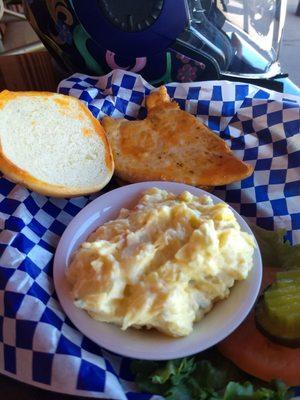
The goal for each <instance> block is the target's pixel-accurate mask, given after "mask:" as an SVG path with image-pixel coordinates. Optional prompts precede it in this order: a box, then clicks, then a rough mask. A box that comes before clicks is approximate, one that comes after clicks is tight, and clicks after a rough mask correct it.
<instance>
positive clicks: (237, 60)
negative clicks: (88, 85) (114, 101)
mask: <svg viewBox="0 0 300 400" xmlns="http://www.w3.org/2000/svg"><path fill="white" fill-rule="evenodd" d="M24 6H25V11H26V14H27V17H28V20H29V22H30V23H31V25H32V26H33V28H34V29H35V31H36V32H37V34H38V35H39V37H40V39H41V40H42V42H43V43H44V45H45V46H46V48H47V49H48V50H49V51H50V53H51V54H52V55H53V56H54V57H55V58H56V60H57V61H58V62H59V63H60V64H62V65H63V66H64V67H65V68H67V69H68V71H69V72H82V73H86V74H90V75H103V74H105V73H107V72H109V71H110V70H112V69H116V68H121V69H125V70H130V71H133V72H137V73H140V74H141V75H142V76H143V77H144V78H145V79H147V80H148V81H150V82H151V83H152V84H154V85H155V84H157V85H158V84H162V83H166V82H170V81H179V82H190V81H195V80H208V79H219V78H220V77H225V78H226V79H228V78H229V79H230V77H238V78H239V79H240V80H241V79H243V78H244V79H260V80H261V79H267V78H270V77H274V76H276V75H278V74H279V73H280V67H279V64H278V53H279V47H280V41H281V36H282V28H283V24H284V20H285V11H286V0H89V1H83V0H24Z"/></svg>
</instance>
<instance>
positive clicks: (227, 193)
mask: <svg viewBox="0 0 300 400" xmlns="http://www.w3.org/2000/svg"><path fill="white" fill-rule="evenodd" d="M152 89H153V88H152V86H151V85H149V84H148V83H147V82H145V81H144V80H143V79H142V78H141V77H140V76H138V75H135V74H133V73H130V72H124V71H120V70H116V71H114V72H111V73H110V74H108V75H106V76H103V77H100V78H96V77H89V76H85V75H79V74H75V75H73V76H71V77H70V78H69V79H67V80H64V81H62V82H61V84H60V85H59V92H60V93H64V94H69V95H72V96H76V97H78V98H79V99H81V100H82V102H84V103H85V104H86V105H87V106H88V107H89V109H90V110H91V112H92V113H93V114H94V116H95V117H97V118H102V117H103V116H104V115H111V116H113V117H123V116H125V117H126V118H129V119H133V118H136V117H142V116H144V115H145V109H144V100H145V95H147V94H148V93H149V92H150V91H151V90H152ZM167 90H168V93H169V94H170V96H171V97H172V98H174V99H176V101H177V102H178V103H179V104H180V106H181V107H182V108H183V109H186V110H187V111H188V112H190V113H192V114H195V115H197V117H198V118H199V119H200V120H201V121H203V122H204V123H205V124H207V126H208V127H209V128H211V129H212V130H213V131H215V132H216V133H217V134H218V135H220V136H221V137H222V138H223V139H225V140H226V141H227V143H228V144H229V145H230V147H231V149H232V150H233V151H234V153H235V154H236V155H237V156H238V157H240V158H242V159H244V160H245V161H247V162H248V163H250V164H252V165H253V167H254V168H255V172H254V174H253V176H251V177H249V178H247V179H245V180H243V181H242V182H238V183H235V184H232V185H228V186H226V187H225V186H224V187H219V188H217V189H216V190H215V194H216V195H217V196H219V197H221V198H223V199H224V200H225V201H227V202H228V203H230V204H231V205H232V206H233V207H234V208H235V209H236V210H237V211H238V212H239V213H240V214H242V215H243V216H245V217H247V218H248V219H250V220H251V221H252V222H255V223H257V224H258V225H260V226H262V227H264V228H267V229H276V228H279V227H284V228H286V229H287V230H288V238H289V239H290V240H291V241H292V242H293V243H300V135H299V133H300V98H297V97H292V96H288V95H281V94H278V93H275V92H271V91H268V90H265V89H260V88H258V87H255V86H251V85H247V84H242V83H230V82H217V81H216V82H204V83H186V84H175V83H174V84H169V85H167ZM91 199H92V197H91V196H85V197H79V198H73V199H71V200H67V199H55V198H50V197H45V196H41V195H38V194H36V193H34V192H31V191H29V190H27V189H25V188H23V187H21V186H19V185H15V184H14V183H12V182H10V181H9V180H7V179H6V178H5V177H1V178H0V256H1V258H0V372H2V373H4V374H6V375H8V376H11V377H15V378H17V379H19V380H21V381H24V382H27V383H30V384H34V385H36V386H40V387H43V388H46V389H51V390H55V391H59V392H64V393H70V394H78V395H79V394H80V395H85V396H95V397H98V398H109V399H117V400H123V399H128V400H146V399H150V398H151V400H154V399H155V398H158V397H157V396H151V395H148V394H142V393H139V391H138V389H137V388H136V386H135V385H134V383H133V377H132V375H131V373H130V360H129V359H126V358H123V357H119V356H117V355H114V354H112V353H110V352H108V351H106V350H105V349H103V348H100V347H99V346H97V345H96V344H94V343H92V342H91V341H90V340H89V339H87V338H86V337H84V336H83V335H82V334H81V333H79V332H78V331H77V329H76V328H75V327H74V326H73V325H72V323H71V322H70V321H69V320H68V318H67V317H66V315H65V314H64V313H63V311H62V309H61V307H60V305H59V302H58V300H57V297H56V294H55V292H54V287H53V279H52V261H53V254H54V252H55V248H56V245H57V243H58V241H59V238H60V236H61V235H62V233H63V231H64V229H65V227H66V226H67V225H68V223H69V222H70V221H71V219H72V218H73V217H74V216H75V215H76V214H77V213H78V212H79V211H80V210H81V209H82V208H83V207H84V206H85V205H86V204H87V203H88V202H89V201H90V200H91Z"/></svg>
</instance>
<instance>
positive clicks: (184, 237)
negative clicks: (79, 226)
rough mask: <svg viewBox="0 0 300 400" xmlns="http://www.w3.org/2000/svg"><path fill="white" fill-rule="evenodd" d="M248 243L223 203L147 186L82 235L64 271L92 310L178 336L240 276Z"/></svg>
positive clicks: (247, 262)
mask: <svg viewBox="0 0 300 400" xmlns="http://www.w3.org/2000/svg"><path fill="white" fill-rule="evenodd" d="M254 246H255V245H254V240H253V237H252V236H251V235H249V234H248V233H245V232H242V231H241V229H240V226H239V224H238V222H237V221H236V219H235V216H234V214H233V212H232V211H231V210H230V208H229V207H228V206H227V205H226V204H225V203H219V204H214V203H213V201H212V199H211V198H210V197H209V196H202V197H197V196H194V195H192V194H191V193H189V192H183V193H181V194H180V195H175V194H172V193H168V192H167V191H165V190H160V189H157V188H151V189H148V190H147V191H145V192H144V193H143V195H142V197H141V198H140V200H139V202H138V203H137V205H136V206H135V207H134V208H133V209H132V210H127V209H122V210H121V211H120V214H119V216H118V218H117V219H115V220H113V221H109V222H106V223H105V224H103V225H102V226H100V227H99V228H98V229H97V230H96V231H95V232H93V233H92V234H91V235H90V236H89V238H88V240H87V241H86V242H84V243H82V245H81V246H80V248H79V249H78V250H77V251H76V252H75V253H74V255H73V257H72V261H71V263H70V265H69V268H68V269H67V273H66V274H67V278H68V280H69V282H70V284H71V285H72V295H73V296H74V300H75V304H76V306H78V307H80V308H83V309H85V310H86V311H87V312H88V313H89V315H90V316H91V317H92V318H95V319H96V320H99V321H105V322H111V323H115V324H118V325H120V326H121V327H122V329H127V328H128V327H131V326H132V327H135V328H141V327H147V328H152V327H153V328H156V329H158V330H159V331H161V332H164V333H166V334H167V335H171V336H185V335H188V334H189V333H191V331H192V329H193V323H194V322H195V321H199V320H200V319H201V318H202V317H203V316H204V314H205V313H207V312H208V311H210V310H211V308H212V306H213V304H214V303H215V302H216V301H217V300H221V299H224V298H226V297H227V296H228V295H229V293H230V290H229V289H230V288H231V287H232V286H233V284H234V282H235V281H236V280H242V279H245V278H247V276H248V273H249V271H250V270H251V268H252V266H253V251H254Z"/></svg>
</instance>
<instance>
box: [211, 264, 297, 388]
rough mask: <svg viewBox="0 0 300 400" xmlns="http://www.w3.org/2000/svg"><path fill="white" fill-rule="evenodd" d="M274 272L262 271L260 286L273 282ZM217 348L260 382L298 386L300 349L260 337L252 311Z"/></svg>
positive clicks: (266, 269) (272, 269)
mask: <svg viewBox="0 0 300 400" xmlns="http://www.w3.org/2000/svg"><path fill="white" fill-rule="evenodd" d="M277 271H278V270H276V269H275V268H264V278H263V286H266V285H267V284H269V283H270V282H272V281H273V280H274V277H275V274H276V272H277ZM218 349H219V351H220V352H221V353H222V354H223V355H224V356H225V357H227V358H229V359H230V360H231V361H232V362H233V363H234V364H236V365H237V366H238V367H239V368H240V369H242V370H243V371H245V372H247V373H249V374H250V375H253V376H256V377H257V378H260V379H262V380H264V381H270V380H271V379H281V380H282V381H284V382H285V383H286V384H287V385H289V386H297V385H300V348H296V349H293V348H289V347H286V346H282V345H280V344H277V343H274V342H272V341H271V340H270V339H268V338H267V337H266V336H264V335H263V334H262V333H261V332H260V331H259V330H258V329H257V328H256V326H255V321H254V312H253V311H252V312H251V314H250V315H249V316H248V317H247V318H246V320H245V321H244V322H243V323H242V324H241V325H240V326H239V327H238V328H237V329H236V330H235V331H234V332H233V333H232V334H231V335H230V336H228V337H227V338H226V339H225V340H223V341H222V342H221V343H220V344H219V345H218Z"/></svg>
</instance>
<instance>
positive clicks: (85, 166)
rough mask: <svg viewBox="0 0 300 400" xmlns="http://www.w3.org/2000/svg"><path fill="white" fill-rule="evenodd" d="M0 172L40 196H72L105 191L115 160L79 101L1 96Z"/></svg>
mask: <svg viewBox="0 0 300 400" xmlns="http://www.w3.org/2000/svg"><path fill="white" fill-rule="evenodd" d="M0 170H1V171H2V172H3V173H4V174H5V175H6V176H7V177H8V178H9V179H11V180H13V181H15V182H18V183H21V184H23V185H24V186H26V187H28V188H30V189H32V190H34V191H36V192H39V193H41V194H45V195H49V196H56V197H70V196H79V195H84V194H89V193H93V192H96V191H98V190H100V189H102V188H103V187H104V186H105V185H106V184H107V183H108V182H109V181H110V179H111V177H112V174H113V171H114V162H113V158H112V153H111V149H110V145H109V143H108V141H107V138H106V135H105V132H104V130H103V128H102V127H101V124H100V123H99V122H98V120H97V119H96V118H94V117H93V116H92V114H91V113H90V111H89V110H88V109H87V108H86V107H85V106H84V105H83V104H82V103H81V102H80V101H79V100H78V99H76V98H74V97H70V96H64V95H61V94H56V93H48V92H9V91H7V90H5V91H3V92H1V93H0Z"/></svg>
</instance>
